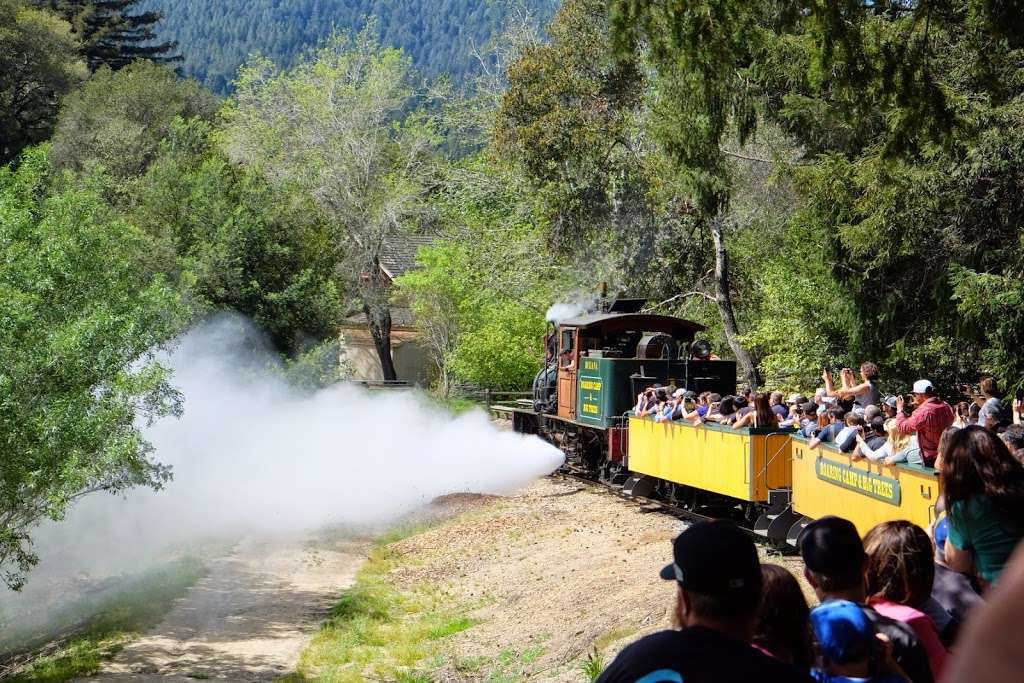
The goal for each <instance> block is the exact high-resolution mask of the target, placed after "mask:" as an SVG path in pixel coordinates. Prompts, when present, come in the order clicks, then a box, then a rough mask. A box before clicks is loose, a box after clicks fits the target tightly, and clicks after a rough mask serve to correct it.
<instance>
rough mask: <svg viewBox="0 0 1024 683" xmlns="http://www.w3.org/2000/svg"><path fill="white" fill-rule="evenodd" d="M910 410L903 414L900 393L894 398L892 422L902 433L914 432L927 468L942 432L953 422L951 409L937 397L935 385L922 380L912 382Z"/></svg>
mask: <svg viewBox="0 0 1024 683" xmlns="http://www.w3.org/2000/svg"><path fill="white" fill-rule="evenodd" d="M911 393H912V396H913V402H914V406H915V407H914V412H913V413H912V414H911V415H910V416H907V414H906V413H905V412H904V407H905V406H906V401H905V400H904V398H903V397H902V396H900V397H898V398H897V399H896V424H897V425H898V426H899V430H900V433H902V434H917V443H918V446H919V447H920V448H921V457H922V458H923V459H924V464H925V465H927V466H928V467H933V466H934V465H935V458H937V457H938V455H939V438H940V437H941V436H942V432H944V431H945V430H946V427H949V426H951V425H952V424H953V421H954V420H955V419H956V418H955V417H954V415H953V408H951V407H950V405H949V404H948V403H946V402H945V401H943V400H942V399H941V398H939V396H938V393H937V392H936V391H935V387H934V386H933V385H932V383H931V382H929V381H928V380H926V379H919V380H917V381H916V382H914V387H913V389H912V391H911Z"/></svg>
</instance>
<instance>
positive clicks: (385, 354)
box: [363, 304, 398, 382]
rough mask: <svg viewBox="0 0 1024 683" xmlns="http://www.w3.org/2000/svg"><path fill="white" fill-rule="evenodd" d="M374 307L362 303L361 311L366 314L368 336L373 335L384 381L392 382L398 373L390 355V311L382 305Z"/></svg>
mask: <svg viewBox="0 0 1024 683" xmlns="http://www.w3.org/2000/svg"><path fill="white" fill-rule="evenodd" d="M374 308H375V309H376V310H373V309H371V307H370V306H369V305H367V304H364V305H363V312H364V313H365V314H366V323H367V325H368V326H369V328H370V336H372V337H373V345H374V347H375V348H376V349H377V358H378V359H379V360H380V372H381V375H382V376H383V377H384V381H385V382H394V381H395V380H397V379H398V373H397V372H395V361H394V359H393V358H392V357H391V311H390V310H389V309H388V308H387V307H383V306H380V307H374Z"/></svg>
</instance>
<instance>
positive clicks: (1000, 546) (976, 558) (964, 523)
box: [939, 426, 1024, 585]
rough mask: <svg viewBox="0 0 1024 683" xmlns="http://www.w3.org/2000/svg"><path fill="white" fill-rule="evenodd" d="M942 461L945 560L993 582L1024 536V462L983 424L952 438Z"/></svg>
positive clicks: (952, 435) (955, 568)
mask: <svg viewBox="0 0 1024 683" xmlns="http://www.w3.org/2000/svg"><path fill="white" fill-rule="evenodd" d="M944 445H945V446H946V448H945V452H944V453H943V458H942V462H941V469H940V470H939V472H940V474H941V475H942V488H943V495H944V496H945V501H946V513H947V515H948V518H949V537H948V538H947V539H946V547H945V556H946V564H948V565H949V567H950V568H951V569H954V570H956V571H960V572H964V573H970V572H971V571H974V572H975V573H977V575H978V576H979V578H980V579H981V580H982V582H983V583H984V584H986V585H987V584H993V583H996V582H997V581H998V580H999V575H1000V574H1001V573H1002V571H1003V568H1004V567H1005V566H1006V563H1007V560H1009V558H1010V555H1011V554H1012V553H1013V550H1014V548H1015V547H1016V546H1017V543H1018V542H1019V541H1020V539H1021V538H1022V537H1024V465H1021V463H1020V461H1019V460H1017V459H1016V458H1015V457H1013V455H1012V454H1011V453H1010V451H1009V449H1007V448H1006V444H1004V443H1003V442H1002V440H1001V439H1000V438H999V437H998V436H996V435H995V434H994V433H993V432H991V431H989V430H987V429H985V428H984V427H979V426H971V427H965V428H964V429H961V430H958V431H957V432H956V433H955V434H950V435H949V436H948V442H947V443H946V444H944Z"/></svg>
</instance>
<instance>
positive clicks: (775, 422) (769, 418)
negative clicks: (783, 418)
mask: <svg viewBox="0 0 1024 683" xmlns="http://www.w3.org/2000/svg"><path fill="white" fill-rule="evenodd" d="M744 427H756V428H757V429H778V427H779V416H778V415H776V414H775V411H774V410H772V405H771V401H769V400H768V394H755V395H754V409H753V410H752V411H750V412H749V413H747V414H746V415H744V416H743V417H741V418H739V419H738V420H736V421H735V422H734V423H733V424H732V428H733V429H743V428H744Z"/></svg>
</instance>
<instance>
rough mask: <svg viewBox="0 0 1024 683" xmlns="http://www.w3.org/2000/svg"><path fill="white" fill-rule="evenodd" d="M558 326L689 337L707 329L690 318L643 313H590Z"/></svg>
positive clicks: (562, 322)
mask: <svg viewBox="0 0 1024 683" xmlns="http://www.w3.org/2000/svg"><path fill="white" fill-rule="evenodd" d="M559 326H560V327H580V328H600V329H601V330H602V331H603V332H667V333H669V334H671V335H672V336H674V337H676V338H689V339H692V338H693V335H694V334H696V333H697V332H702V331H703V330H705V329H707V328H706V327H704V326H703V325H701V324H700V323H695V322H693V321H692V320H684V319H682V318H676V317H673V316H670V315H653V314H645V313H590V314H587V315H581V316H579V317H578V318H569V319H568V320H563V321H561V322H560V323H559Z"/></svg>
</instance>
